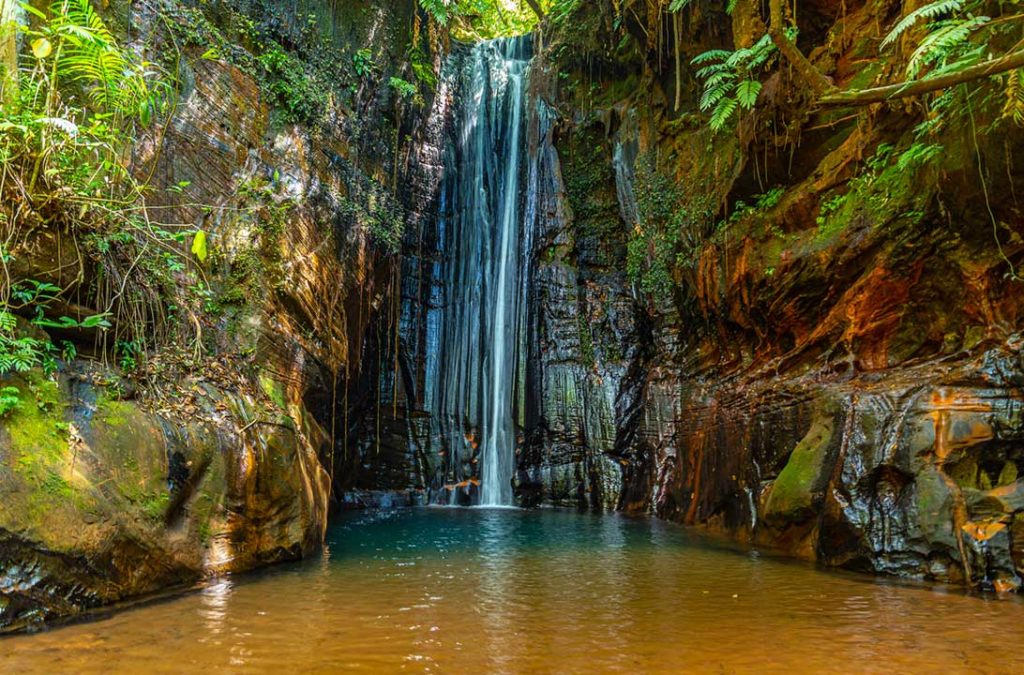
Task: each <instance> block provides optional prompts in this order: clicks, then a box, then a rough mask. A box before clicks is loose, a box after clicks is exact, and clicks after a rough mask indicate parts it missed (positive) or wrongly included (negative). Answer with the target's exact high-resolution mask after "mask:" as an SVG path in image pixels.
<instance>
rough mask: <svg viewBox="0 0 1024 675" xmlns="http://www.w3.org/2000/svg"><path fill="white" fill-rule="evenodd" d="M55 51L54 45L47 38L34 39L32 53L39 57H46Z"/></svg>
mask: <svg viewBox="0 0 1024 675" xmlns="http://www.w3.org/2000/svg"><path fill="white" fill-rule="evenodd" d="M52 52H53V45H51V44H50V41H49V40H47V39H46V38H39V39H38V40H33V41H32V53H33V54H34V55H35V57H36V58H37V59H45V58H46V57H47V56H49V55H50V54H51V53H52Z"/></svg>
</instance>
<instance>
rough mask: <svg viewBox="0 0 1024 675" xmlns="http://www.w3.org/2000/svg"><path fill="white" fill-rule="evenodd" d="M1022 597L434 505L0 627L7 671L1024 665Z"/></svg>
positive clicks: (678, 538) (610, 522)
mask: <svg viewBox="0 0 1024 675" xmlns="http://www.w3.org/2000/svg"><path fill="white" fill-rule="evenodd" d="M1022 640H1024V602H1022V600H1021V598H1018V597H1016V596H1014V597H1010V598H997V597H995V596H985V597H972V596H968V595H965V594H963V593H961V592H959V591H957V590H955V589H949V588H943V587H932V586H926V585H915V584H902V585H899V584H895V583H893V582H887V581H884V580H879V579H873V578H871V577H867V576H859V575H853V574H842V573H835V572H823V571H819V570H817V569H815V568H814V567H812V566H810V565H806V564H802V563H798V562H793V561H788V560H782V559H777V558H774V557H772V556H770V555H766V554H763V553H758V552H756V551H749V550H742V549H733V548H722V547H720V546H719V545H718V544H716V543H714V542H708V541H706V540H702V539H700V538H698V537H696V536H695V535H694V534H693V533H692V532H690V531H688V530H686V529H684V528H682V527H680V526H678V525H674V524H672V523H666V522H662V521H657V520H653V519H648V518H628V517H624V516H620V515H610V514H609V515H590V514H579V513H576V512H571V511H559V510H550V509H543V510H533V511H526V510H509V509H497V510H496V509H447V508H426V509H416V510H409V511H404V512H391V513H383V514H382V513H362V514H356V515H354V516H351V517H348V518H347V519H345V520H342V521H339V522H337V523H336V524H335V525H334V526H333V527H332V529H331V530H330V532H329V534H328V543H327V547H326V549H325V550H324V552H323V555H322V556H321V557H319V558H316V559H313V560H309V561H306V562H304V563H299V564H292V565H286V566H283V567H278V568H275V569H272V570H268V571H265V572H262V573H257V574H255V575H251V576H245V577H239V578H237V579H235V580H232V579H225V580H222V581H219V582H217V583H215V584H213V585H211V586H209V587H208V588H206V589H205V590H203V591H201V592H197V593H193V594H190V595H186V596H183V597H179V598H176V599H173V600H169V601H163V602H157V603H154V604H151V605H148V606H143V607H138V608H135V609H130V610H127V611H124V612H122V613H119V614H116V615H114V616H112V617H110V618H107V619H103V620H99V621H94V622H90V623H80V624H76V625H71V626H67V627H63V628H57V629H54V630H51V631H49V632H46V633H41V634H37V635H26V636H17V637H13V638H8V639H3V640H0V672H5V673H54V672H75V673H111V672H125V673H139V672H146V673H165V672H166V673H171V672H174V673H178V672H204V673H212V672H231V673H249V672H252V673H264V672H266V673H285V672H288V673H292V672H323V673H327V672H353V671H356V672H367V673H380V672H400V671H402V672H471V673H510V672H522V673H550V672H559V673H594V672H622V673H638V672H713V673H722V672H727V673H730V672H757V673H764V672H770V673H773V672H779V673H795V672H878V673H893V672H924V673H929V672H930V673H960V672H974V673H989V672H991V673H995V672H1020V670H1021V668H1022V667H1024V655H1022V654H1021V650H1020V645H1021V643H1022Z"/></svg>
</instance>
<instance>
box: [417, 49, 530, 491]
mask: <svg viewBox="0 0 1024 675" xmlns="http://www.w3.org/2000/svg"><path fill="white" fill-rule="evenodd" d="M531 44H532V38H529V37H521V38H509V39H501V40H493V41H489V42H483V43H481V44H478V45H476V46H475V47H473V49H472V51H471V52H470V54H469V55H468V56H467V57H466V59H465V61H464V63H463V67H462V70H461V73H460V74H459V77H461V83H460V86H459V89H460V90H461V93H462V103H461V106H460V110H459V111H458V113H457V114H456V119H455V122H454V127H455V132H456V133H455V134H454V138H453V140H454V143H453V144H452V145H451V146H449V148H448V149H447V153H446V160H445V164H446V168H445V179H444V185H443V188H442V196H441V197H442V201H441V209H442V215H441V222H440V224H439V237H440V239H441V240H442V241H441V246H442V250H443V255H444V258H445V262H446V269H445V270H443V271H440V274H438V275H437V276H438V277H439V279H438V281H439V282H440V286H441V291H442V293H443V299H442V300H441V303H440V304H441V310H440V311H439V313H438V315H437V316H436V317H435V318H434V320H433V321H431V324H432V325H431V326H428V331H429V330H432V331H436V344H437V345H438V353H437V354H436V355H435V356H434V358H435V359H436V361H435V363H434V364H432V365H433V366H435V367H436V370H435V372H433V373H431V374H429V375H428V381H432V382H433V383H436V389H434V390H433V391H431V392H429V393H428V405H429V407H430V409H431V412H432V416H433V418H434V420H435V423H436V424H437V425H438V428H437V430H436V431H437V434H438V436H439V437H440V440H441V445H442V451H443V452H445V453H446V455H447V458H448V460H447V464H448V467H447V471H446V474H447V477H446V479H447V480H448V481H451V482H450V483H449V484H448V488H449V493H450V494H451V495H452V496H453V498H452V499H451V500H450V501H453V502H457V501H460V499H459V497H458V496H457V495H456V492H457V490H458V489H463V490H464V489H465V488H466V487H468V486H472V485H476V484H477V483H479V486H480V495H479V503H480V504H481V505H488V506H498V505H509V504H512V474H513V471H514V468H515V466H514V465H515V448H516V435H517V434H516V427H517V417H518V416H521V414H522V411H521V406H518V405H517V404H516V392H517V390H519V389H521V382H522V367H521V362H522V359H521V356H522V351H523V346H524V345H523V336H524V334H525V320H524V314H525V307H526V299H525V283H524V279H525V276H524V274H525V270H524V265H525V261H526V258H527V255H526V252H527V251H528V250H529V241H528V235H529V232H528V228H526V227H524V224H523V222H524V218H523V204H524V203H525V201H526V200H525V197H524V195H523V194H522V192H523V190H522V187H523V176H524V174H525V171H524V170H523V169H524V166H525V161H524V155H525V145H526V143H525V132H524V127H525V117H526V89H527V67H528V63H529V58H530V51H531ZM432 360H433V359H432ZM433 369H434V368H431V367H430V366H429V365H428V370H433ZM464 492H465V490H464Z"/></svg>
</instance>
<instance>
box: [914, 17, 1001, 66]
mask: <svg viewBox="0 0 1024 675" xmlns="http://www.w3.org/2000/svg"><path fill="white" fill-rule="evenodd" d="M988 21H989V18H988V17H987V16H976V17H972V18H970V19H966V20H953V21H949V22H944V23H943V25H942V26H941V27H940V28H938V30H934V31H932V32H931V33H929V34H928V35H927V37H925V39H924V40H922V41H921V44H920V45H918V47H917V49H915V50H914V53H913V54H912V55H911V57H910V61H909V62H908V63H907V75H908V76H910V77H912V78H913V77H917V75H918V74H919V73H920V72H921V70H923V69H924V67H925V66H928V65H932V64H935V63H941V62H943V61H945V60H946V59H948V58H949V57H950V56H952V55H953V54H954V53H955V51H956V50H957V49H958V48H962V47H964V46H966V45H967V38H969V37H970V35H971V33H973V32H974V31H975V30H976V29H978V28H979V27H981V26H983V25H985V24H986V23H988ZM965 67H966V64H965Z"/></svg>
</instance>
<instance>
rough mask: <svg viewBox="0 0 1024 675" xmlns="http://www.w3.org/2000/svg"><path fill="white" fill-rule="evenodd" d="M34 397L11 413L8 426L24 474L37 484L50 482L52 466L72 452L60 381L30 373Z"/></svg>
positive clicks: (28, 376)
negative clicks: (69, 446)
mask: <svg viewBox="0 0 1024 675" xmlns="http://www.w3.org/2000/svg"><path fill="white" fill-rule="evenodd" d="M26 379H27V381H28V389H29V390H30V391H31V392H32V393H33V394H34V400H31V399H30V400H27V401H23V402H22V403H21V404H20V405H19V406H18V407H17V409H16V410H15V411H14V412H13V413H12V414H11V416H10V418H9V423H8V425H7V428H8V432H9V433H10V435H11V449H12V450H13V451H14V454H15V456H16V457H17V460H16V462H15V466H16V468H17V469H18V470H19V472H20V473H21V474H22V476H23V477H24V478H26V479H28V480H29V481H31V482H32V483H34V484H35V485H37V486H41V485H43V484H49V485H51V487H52V486H53V481H52V479H51V478H50V472H51V469H52V468H53V467H54V466H56V465H59V463H61V462H62V461H63V460H64V459H65V457H66V455H67V452H68V441H67V424H66V423H65V422H64V416H63V413H64V410H63V405H62V404H61V397H60V388H59V387H58V385H57V383H55V382H53V381H51V380H48V379H46V378H45V377H44V376H43V375H42V374H41V373H31V374H29V375H27V376H26Z"/></svg>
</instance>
